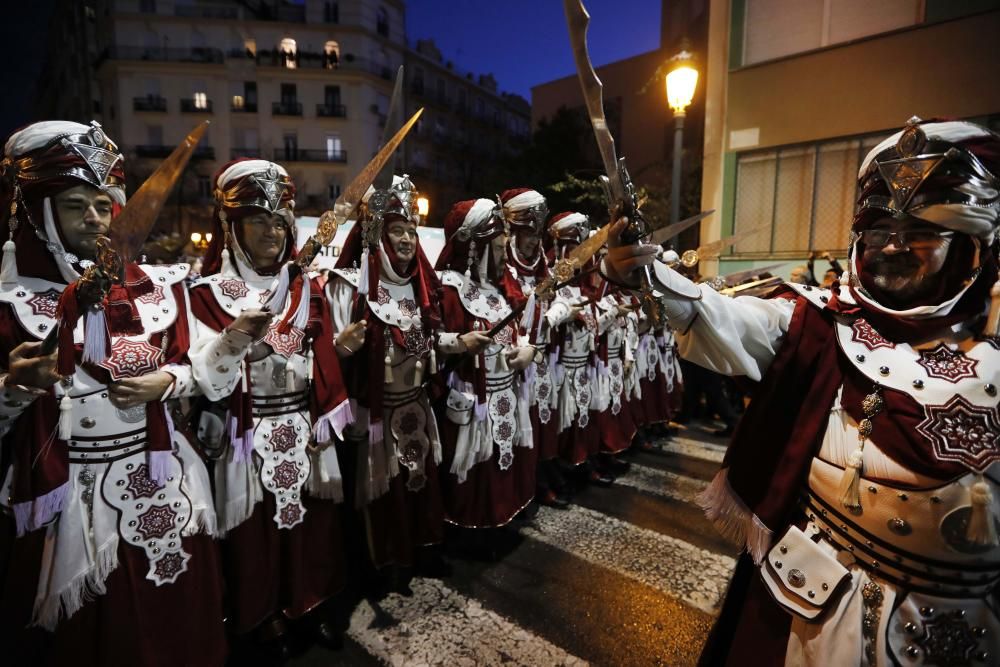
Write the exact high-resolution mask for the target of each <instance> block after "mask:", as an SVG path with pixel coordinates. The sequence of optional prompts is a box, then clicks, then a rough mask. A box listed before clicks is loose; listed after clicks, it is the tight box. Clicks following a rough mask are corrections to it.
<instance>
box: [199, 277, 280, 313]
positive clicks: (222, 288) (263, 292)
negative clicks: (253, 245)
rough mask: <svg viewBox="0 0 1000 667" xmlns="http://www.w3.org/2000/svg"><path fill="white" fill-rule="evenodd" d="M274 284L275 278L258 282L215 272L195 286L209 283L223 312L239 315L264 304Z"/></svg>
mask: <svg viewBox="0 0 1000 667" xmlns="http://www.w3.org/2000/svg"><path fill="white" fill-rule="evenodd" d="M273 284H274V281H273V280H272V281H270V282H268V283H266V284H264V283H260V284H257V283H253V282H247V281H245V280H243V279H242V278H240V277H238V276H222V275H220V274H214V275H211V276H206V277H204V278H201V279H200V280H198V282H196V283H195V286H196V287H197V286H201V285H208V288H209V289H210V290H211V292H212V296H213V297H214V298H215V302H216V303H217V304H219V307H220V308H222V310H223V312H225V313H226V314H227V315H229V316H230V317H239V316H240V313H241V312H243V311H244V310H249V309H251V308H260V307H261V306H263V305H264V303H265V302H266V301H267V297H268V296H270V294H271V289H270V288H271V287H272V285H273ZM286 308H287V306H286ZM282 315H284V312H282ZM279 321H280V320H279Z"/></svg>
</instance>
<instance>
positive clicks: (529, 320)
mask: <svg viewBox="0 0 1000 667" xmlns="http://www.w3.org/2000/svg"><path fill="white" fill-rule="evenodd" d="M534 321H535V293H534V292H532V293H531V294H529V295H528V303H527V304H525V306H524V314H522V315H521V329H523V330H524V331H525V332H527V333H530V332H531V327H532V325H533V324H534Z"/></svg>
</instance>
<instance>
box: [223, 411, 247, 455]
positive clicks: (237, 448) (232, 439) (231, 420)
mask: <svg viewBox="0 0 1000 667" xmlns="http://www.w3.org/2000/svg"><path fill="white" fill-rule="evenodd" d="M237 428H239V426H238V423H237V419H236V417H233V416H232V415H230V414H229V413H228V412H227V413H226V434H225V435H226V437H228V438H229V443H230V444H231V445H232V446H233V460H234V461H236V462H237V463H244V462H246V461H249V460H250V454H251V453H252V452H253V429H252V428H248V429H246V430H245V431H244V432H243V435H242V436H241V435H239V434H238V433H237V431H236V429H237Z"/></svg>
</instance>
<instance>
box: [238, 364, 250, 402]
mask: <svg viewBox="0 0 1000 667" xmlns="http://www.w3.org/2000/svg"><path fill="white" fill-rule="evenodd" d="M240 390H241V391H242V392H243V395H244V396H245V395H246V393H247V392H248V391H250V383H249V382H248V381H247V362H246V359H244V360H242V361H240Z"/></svg>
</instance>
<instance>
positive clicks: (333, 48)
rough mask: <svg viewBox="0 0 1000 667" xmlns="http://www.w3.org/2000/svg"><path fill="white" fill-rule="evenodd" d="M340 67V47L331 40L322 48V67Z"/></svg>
mask: <svg viewBox="0 0 1000 667" xmlns="http://www.w3.org/2000/svg"><path fill="white" fill-rule="evenodd" d="M339 65H340V45H339V44H337V42H335V41H333V40H332V39H331V40H330V41H328V42H327V43H326V45H325V46H324V47H323V66H324V67H326V68H327V69H337V67H338V66H339Z"/></svg>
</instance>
